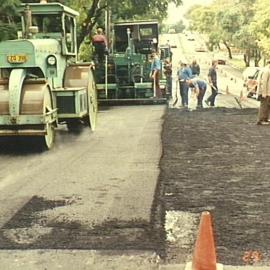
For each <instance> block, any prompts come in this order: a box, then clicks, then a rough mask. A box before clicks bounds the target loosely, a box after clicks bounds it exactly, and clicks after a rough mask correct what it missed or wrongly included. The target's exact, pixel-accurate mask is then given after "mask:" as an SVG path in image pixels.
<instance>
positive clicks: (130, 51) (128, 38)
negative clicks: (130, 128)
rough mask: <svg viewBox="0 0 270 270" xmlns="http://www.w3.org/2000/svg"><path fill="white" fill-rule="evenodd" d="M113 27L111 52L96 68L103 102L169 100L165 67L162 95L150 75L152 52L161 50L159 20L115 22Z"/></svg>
mask: <svg viewBox="0 0 270 270" xmlns="http://www.w3.org/2000/svg"><path fill="white" fill-rule="evenodd" d="M110 28H112V29H113V30H112V33H111V36H112V42H111V43H110V44H111V47H110V48H109V55H108V56H106V57H105V61H103V62H102V63H97V65H96V70H95V76H96V83H97V84H96V85H97V93H98V100H99V103H102V104H103V103H105V104H106V103H111V104H114V103H116V104H119V103H121V102H122V103H125V104H126V103H132V104H134V103H136V104H138V103H139V104H140V103H142V104H148V103H150V104H152V103H166V102H167V99H166V89H165V87H166V79H165V76H164V74H163V71H162V70H161V72H160V87H161V90H162V95H161V96H160V95H159V96H158V95H157V91H156V89H155V84H154V83H153V81H152V79H151V78H150V73H151V53H152V52H153V51H157V52H158V51H159V33H158V31H159V30H158V21H154V20H151V21H150V20H149V21H148V20H147V21H146V20H145V21H125V22H115V23H113V24H112V27H110ZM162 61H163V60H162V59H161V62H162ZM161 66H163V64H162V63H161Z"/></svg>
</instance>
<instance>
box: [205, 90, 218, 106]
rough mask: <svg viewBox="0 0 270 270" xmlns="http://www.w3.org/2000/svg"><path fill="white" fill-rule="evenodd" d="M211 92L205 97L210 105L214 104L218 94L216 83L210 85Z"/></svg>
mask: <svg viewBox="0 0 270 270" xmlns="http://www.w3.org/2000/svg"><path fill="white" fill-rule="evenodd" d="M211 91H212V94H211V95H210V96H209V97H208V98H207V100H206V102H210V106H215V99H216V96H217V94H218V88H217V85H214V86H211Z"/></svg>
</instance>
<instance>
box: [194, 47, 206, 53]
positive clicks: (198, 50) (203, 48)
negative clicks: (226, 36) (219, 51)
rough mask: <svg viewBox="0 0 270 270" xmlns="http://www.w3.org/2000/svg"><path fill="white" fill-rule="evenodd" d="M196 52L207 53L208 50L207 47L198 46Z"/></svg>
mask: <svg viewBox="0 0 270 270" xmlns="http://www.w3.org/2000/svg"><path fill="white" fill-rule="evenodd" d="M195 51H196V52H206V51H207V50H206V48H205V46H203V45H198V46H197V47H196V48H195Z"/></svg>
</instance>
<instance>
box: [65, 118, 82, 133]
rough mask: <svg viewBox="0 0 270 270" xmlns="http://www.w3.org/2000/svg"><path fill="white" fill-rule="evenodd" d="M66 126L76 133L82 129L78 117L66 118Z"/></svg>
mask: <svg viewBox="0 0 270 270" xmlns="http://www.w3.org/2000/svg"><path fill="white" fill-rule="evenodd" d="M67 128H68V131H69V132H70V133H74V134H78V133H80V132H81V131H82V123H81V121H80V120H79V119H72V120H68V121H67Z"/></svg>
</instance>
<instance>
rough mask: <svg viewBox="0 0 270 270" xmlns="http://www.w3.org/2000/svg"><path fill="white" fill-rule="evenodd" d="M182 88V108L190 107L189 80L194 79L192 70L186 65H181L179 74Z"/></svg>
mask: <svg viewBox="0 0 270 270" xmlns="http://www.w3.org/2000/svg"><path fill="white" fill-rule="evenodd" d="M177 76H178V80H179V88H180V96H181V99H182V106H183V107H186V108H187V107H188V89H189V84H188V82H187V81H188V80H189V79H191V78H192V70H191V68H190V67H189V66H188V65H187V64H186V63H181V66H180V69H179V70H178V72H177Z"/></svg>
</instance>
